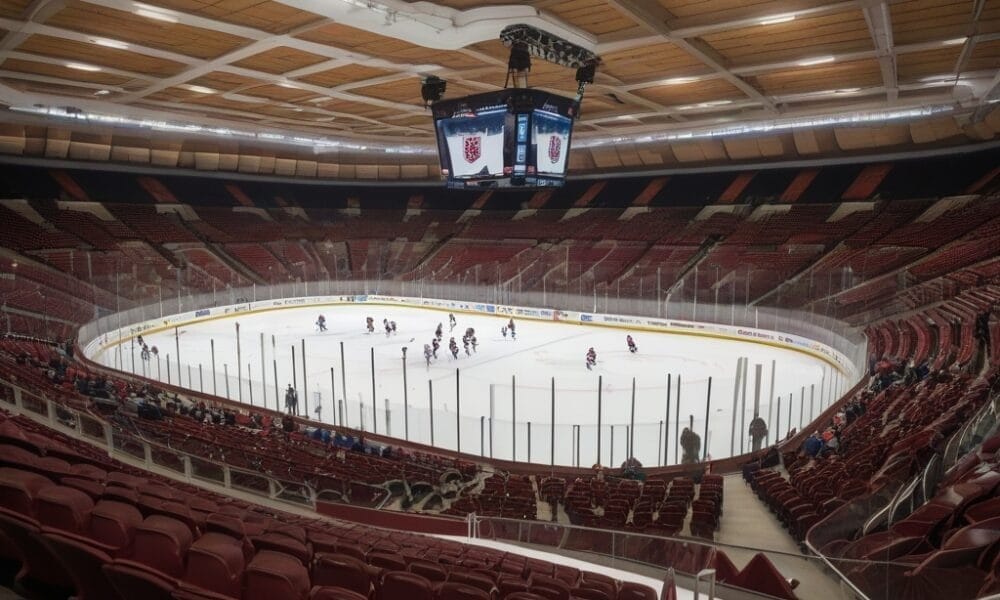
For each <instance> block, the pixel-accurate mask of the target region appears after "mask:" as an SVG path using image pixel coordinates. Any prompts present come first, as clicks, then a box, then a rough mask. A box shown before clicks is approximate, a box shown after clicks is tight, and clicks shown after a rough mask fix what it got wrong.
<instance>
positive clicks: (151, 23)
mask: <svg viewBox="0 0 1000 600" xmlns="http://www.w3.org/2000/svg"><path fill="white" fill-rule="evenodd" d="M46 24H48V25H53V26H56V27H63V28H66V29H73V30H77V31H81V32H83V33H90V34H93V35H100V36H106V37H109V38H112V39H116V40H122V41H125V42H131V43H133V44H140V45H143V46H149V47H151V48H158V49H160V50H168V51H171V52H177V53H178V54H184V55H187V56H193V57H197V58H214V57H217V56H220V55H222V54H225V53H226V52H229V51H232V50H235V49H236V48H238V47H240V46H242V45H244V44H246V43H248V42H249V40H247V39H245V38H242V37H239V36H235V35H230V34H228V33H223V32H220V31H209V30H207V29H201V28H199V27H189V26H187V25H182V24H179V23H167V22H165V21H158V20H154V19H147V18H145V17H142V16H140V15H137V14H133V13H130V12H125V11H121V10H115V9H112V8H106V7H103V6H98V5H96V4H88V3H86V2H81V1H80V0H67V2H66V7H65V8H63V9H62V10H60V11H59V12H57V13H56V14H54V15H53V16H52V17H51V18H49V20H48V21H46Z"/></svg>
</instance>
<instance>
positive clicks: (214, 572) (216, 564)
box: [184, 532, 246, 598]
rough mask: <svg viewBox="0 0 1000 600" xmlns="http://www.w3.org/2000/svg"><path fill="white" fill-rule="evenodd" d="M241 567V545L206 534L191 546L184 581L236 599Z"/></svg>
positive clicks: (219, 536)
mask: <svg viewBox="0 0 1000 600" xmlns="http://www.w3.org/2000/svg"><path fill="white" fill-rule="evenodd" d="M245 566H246V565H245V562H244V555H243V544H242V542H240V541H239V540H236V539H233V538H231V537H229V536H228V535H225V534H222V533H215V532H209V533H206V534H205V535H203V536H201V537H200V538H198V539H197V540H196V541H195V542H194V543H193V544H191V549H190V550H188V553H187V567H186V569H185V571H184V581H185V582H188V583H191V584H194V585H196V586H198V587H201V588H204V589H206V590H210V591H213V592H218V593H220V594H226V595H228V596H232V597H234V598H238V597H239V596H240V584H241V582H242V580H243V570H244V568H245Z"/></svg>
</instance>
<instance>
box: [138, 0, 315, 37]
mask: <svg viewBox="0 0 1000 600" xmlns="http://www.w3.org/2000/svg"><path fill="white" fill-rule="evenodd" d="M145 2H146V4H153V5H156V6H163V7H165V8H172V9H174V10H178V11H182V12H187V13H191V14H196V15H200V16H202V17H207V18H209V19H218V20H219V21H225V22H227V23H234V24H236V25H243V26H244V27H252V28H254V29H260V30H263V31H267V32H270V33H285V32H287V31H291V30H292V29H295V28H297V27H302V26H303V25H306V24H309V23H317V22H320V21H322V20H323V17H321V16H319V15H316V14H313V13H311V12H307V11H304V10H298V9H296V8H293V7H291V6H288V5H286V4H282V3H280V2H272V1H271V0H145Z"/></svg>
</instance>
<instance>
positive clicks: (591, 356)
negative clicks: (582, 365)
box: [587, 348, 597, 371]
mask: <svg viewBox="0 0 1000 600" xmlns="http://www.w3.org/2000/svg"><path fill="white" fill-rule="evenodd" d="M596 364H597V352H594V349H593V348H591V349H590V350H587V370H588V371H591V370H593V368H594V365H596Z"/></svg>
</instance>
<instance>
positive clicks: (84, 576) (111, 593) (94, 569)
mask: <svg viewBox="0 0 1000 600" xmlns="http://www.w3.org/2000/svg"><path fill="white" fill-rule="evenodd" d="M43 538H44V540H45V544H46V545H48V546H49V547H50V548H51V549H52V552H53V554H54V555H55V556H56V557H58V559H59V562H60V563H61V564H62V566H63V567H65V569H66V572H67V573H69V576H70V578H71V579H72V580H73V587H74V589H75V590H76V599H77V600H127V599H124V598H122V597H121V596H120V595H119V594H118V592H117V591H116V590H115V588H114V586H112V585H111V581H110V580H108V577H107V575H105V573H104V571H103V570H102V569H101V567H103V566H104V565H105V564H108V563H110V562H111V556H110V555H109V554H108V553H107V552H105V551H104V550H102V549H101V548H98V547H97V546H95V545H94V544H93V543H91V542H90V540H88V539H87V538H85V537H82V536H77V535H74V534H72V533H67V532H57V531H54V530H46V531H45V532H44V533H43Z"/></svg>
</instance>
